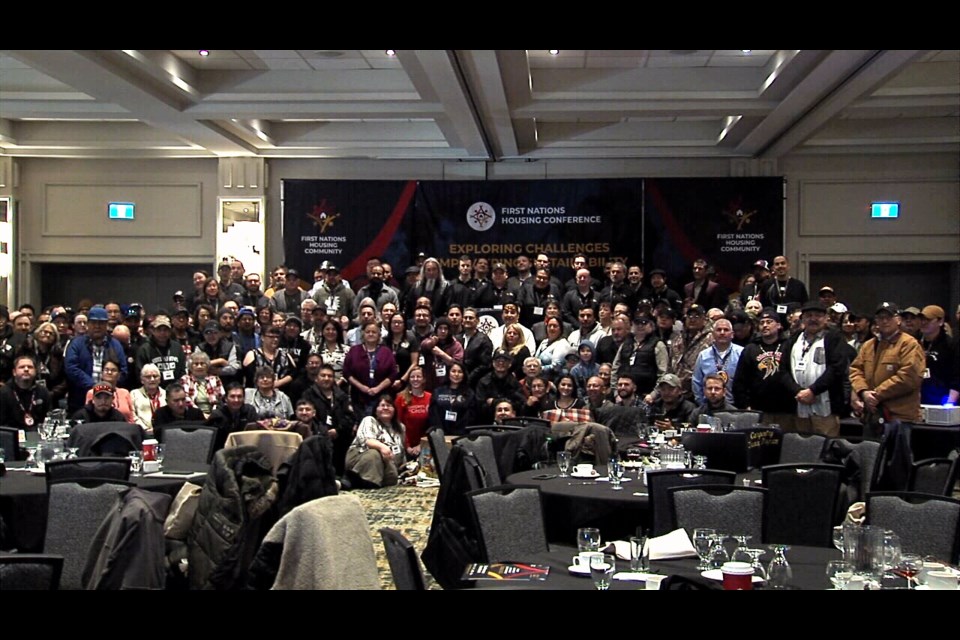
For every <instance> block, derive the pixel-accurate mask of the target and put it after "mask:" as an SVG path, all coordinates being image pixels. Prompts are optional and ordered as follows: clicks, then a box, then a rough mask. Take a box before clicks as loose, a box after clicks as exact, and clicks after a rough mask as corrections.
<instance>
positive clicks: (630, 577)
mask: <svg viewBox="0 0 960 640" xmlns="http://www.w3.org/2000/svg"><path fill="white" fill-rule="evenodd" d="M662 577H663V576H661V575H658V574H656V573H631V572H629V571H621V572H620V573H615V574H613V579H614V580H623V581H625V582H646V581H647V580H649V579H650V578H662Z"/></svg>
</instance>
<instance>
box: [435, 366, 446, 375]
mask: <svg viewBox="0 0 960 640" xmlns="http://www.w3.org/2000/svg"><path fill="white" fill-rule="evenodd" d="M433 370H434V371H435V372H436V373H437V377H438V378H442V377H443V376H445V375H447V365H446V364H438V365H437V366H435V367H434V368H433Z"/></svg>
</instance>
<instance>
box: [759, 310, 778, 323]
mask: <svg viewBox="0 0 960 640" xmlns="http://www.w3.org/2000/svg"><path fill="white" fill-rule="evenodd" d="M757 317H758V318H759V319H760V320H763V319H764V318H770V319H771V320H776V321H777V322H780V314H779V313H777V310H776V309H774V308H773V307H764V308H763V310H762V311H761V312H760V315H759V316H757Z"/></svg>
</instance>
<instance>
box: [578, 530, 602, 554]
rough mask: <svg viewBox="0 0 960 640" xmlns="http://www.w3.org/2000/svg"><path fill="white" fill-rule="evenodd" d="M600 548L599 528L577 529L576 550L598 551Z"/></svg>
mask: <svg viewBox="0 0 960 640" xmlns="http://www.w3.org/2000/svg"><path fill="white" fill-rule="evenodd" d="M599 549H600V529H597V528H596V527H581V528H579V529H577V551H598V550H599Z"/></svg>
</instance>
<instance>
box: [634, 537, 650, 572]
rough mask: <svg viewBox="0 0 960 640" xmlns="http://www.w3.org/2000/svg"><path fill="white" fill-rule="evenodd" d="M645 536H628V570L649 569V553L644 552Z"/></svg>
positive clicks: (641, 570)
mask: <svg viewBox="0 0 960 640" xmlns="http://www.w3.org/2000/svg"><path fill="white" fill-rule="evenodd" d="M646 546H647V537H646V536H643V535H639V536H631V537H630V571H640V572H646V571H649V570H650V554H649V553H646Z"/></svg>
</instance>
